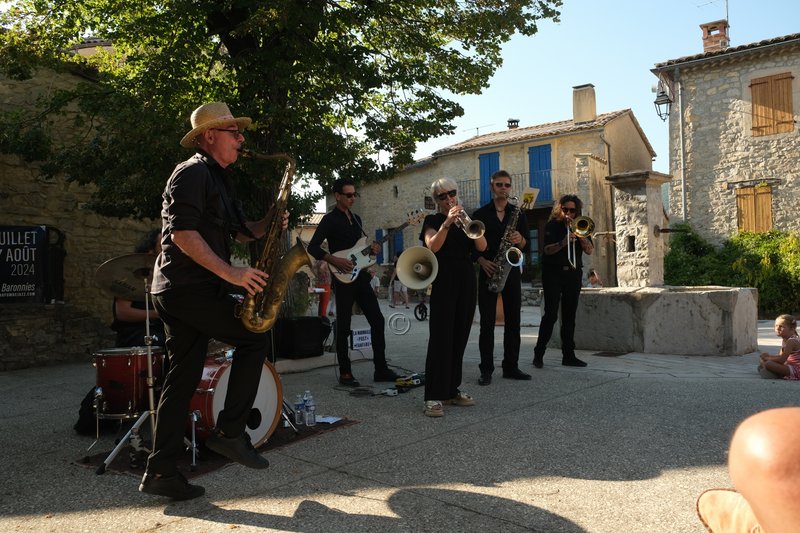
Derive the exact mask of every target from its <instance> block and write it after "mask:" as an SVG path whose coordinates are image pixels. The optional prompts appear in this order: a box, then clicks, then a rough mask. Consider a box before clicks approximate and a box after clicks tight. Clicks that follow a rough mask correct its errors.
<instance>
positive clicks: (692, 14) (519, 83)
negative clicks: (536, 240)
mask: <svg viewBox="0 0 800 533" xmlns="http://www.w3.org/2000/svg"><path fill="white" fill-rule="evenodd" d="M563 2H564V5H563V6H562V8H561V17H560V19H561V22H558V23H554V22H552V21H550V20H546V21H542V22H541V23H540V24H539V31H538V33H536V34H535V35H533V36H532V37H524V36H519V35H516V36H514V37H513V38H512V39H511V40H510V41H509V42H508V43H507V44H506V45H505V46H504V48H503V65H502V67H501V68H500V69H498V70H497V72H496V73H495V75H494V77H493V78H492V79H491V80H490V86H489V87H488V88H487V89H486V90H484V92H483V94H481V95H472V96H456V97H455V100H456V101H457V102H459V103H460V104H461V106H462V107H463V108H464V115H463V116H462V117H461V118H459V119H457V120H456V121H455V122H454V124H455V133H454V134H453V135H449V136H444V137H439V138H436V139H432V140H430V141H427V142H424V143H420V144H418V146H417V151H416V154H415V157H416V158H417V159H420V158H422V157H426V156H429V155H431V154H432V153H433V152H435V151H436V150H439V149H441V148H444V147H446V146H449V145H452V144H455V143H458V142H461V141H464V140H466V139H469V138H470V137H473V136H475V135H476V132H479V133H480V134H485V133H491V132H493V131H501V130H505V129H506V122H507V120H508V119H509V118H517V119H519V121H520V123H519V126H520V127H526V126H534V125H537V124H544V123H547V122H557V121H561V120H568V119H570V118H572V87H573V86H576V85H583V84H586V83H591V84H593V85H594V86H595V94H596V98H597V112H598V113H607V112H609V111H616V110H620V109H632V110H633V114H634V115H635V116H636V119H637V120H638V121H639V123H640V125H641V126H642V129H643V130H644V133H645V135H646V136H647V138H648V140H649V141H650V143H651V144H652V145H653V148H654V149H655V151H656V154H657V157H656V159H655V161H654V162H653V169H654V170H656V171H659V172H664V173H668V172H669V160H668V137H667V133H668V132H667V123H666V122H662V121H661V119H660V118H658V116H657V115H656V111H655V106H654V105H653V100H655V96H656V95H655V93H653V92H652V87H653V86H654V85H655V84H656V83H657V82H658V80H657V79H656V77H655V76H654V75H653V73H652V72H650V69H652V68H653V66H654V65H655V64H656V63H661V62H664V61H667V60H670V59H676V58H679V57H684V56H688V55H694V54H699V53H702V52H703V43H702V31H701V30H700V24H703V23H707V22H714V21H717V20H721V19H724V18H726V2H725V0H671V1H668V0H563ZM727 11H728V21H729V24H730V28H729V37H730V41H731V44H730V45H731V46H739V45H742V44H748V43H753V42H757V41H761V40H763V39H770V38H773V37H780V36H783V35H788V34H791V33H800V1H798V0H729V1H728V2H727Z"/></svg>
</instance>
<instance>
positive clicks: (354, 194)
mask: <svg viewBox="0 0 800 533" xmlns="http://www.w3.org/2000/svg"><path fill="white" fill-rule="evenodd" d="M339 194H341V195H342V196H344V197H345V198H358V197H359V196H361V195H360V194H358V193H357V192H340V193H339Z"/></svg>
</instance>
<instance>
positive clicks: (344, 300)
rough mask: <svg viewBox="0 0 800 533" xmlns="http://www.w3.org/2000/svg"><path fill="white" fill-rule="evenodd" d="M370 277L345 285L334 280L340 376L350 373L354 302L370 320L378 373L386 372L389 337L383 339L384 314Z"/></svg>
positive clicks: (359, 277) (373, 352)
mask: <svg viewBox="0 0 800 533" xmlns="http://www.w3.org/2000/svg"><path fill="white" fill-rule="evenodd" d="M369 281H370V275H369V274H368V273H367V272H361V273H360V274H359V275H358V277H357V278H356V279H355V281H353V283H342V282H340V281H339V280H337V279H336V278H334V279H333V284H334V294H335V296H336V357H337V359H338V360H339V372H341V373H350V372H351V368H350V352H349V348H350V346H349V344H348V341H347V339H348V337H349V336H350V323H351V320H352V318H353V302H356V303H358V306H359V307H361V310H362V311H363V312H364V316H365V317H366V319H367V322H368V323H369V327H370V334H371V335H372V361H373V363H374V364H375V369H376V370H383V369H385V368H386V337H384V331H383V330H384V324H385V321H384V319H383V314H382V313H381V308H380V306H379V305H378V298H377V297H376V296H375V292H374V291H373V290H372V287H370V285H369Z"/></svg>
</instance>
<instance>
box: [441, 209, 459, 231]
mask: <svg viewBox="0 0 800 533" xmlns="http://www.w3.org/2000/svg"><path fill="white" fill-rule="evenodd" d="M463 212H464V208H463V207H462V206H460V205H458V204H456V205H454V206H453V207H451V208H450V211H448V212H447V218H446V219H445V221H444V222H442V226H444V227H445V228H452V227H453V224H455V223H456V222H458V220H459V219H460V218H461V213H463Z"/></svg>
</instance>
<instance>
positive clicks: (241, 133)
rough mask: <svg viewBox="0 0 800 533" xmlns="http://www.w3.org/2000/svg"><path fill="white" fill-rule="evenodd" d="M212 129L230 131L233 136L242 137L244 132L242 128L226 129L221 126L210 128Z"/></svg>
mask: <svg viewBox="0 0 800 533" xmlns="http://www.w3.org/2000/svg"><path fill="white" fill-rule="evenodd" d="M211 129H212V130H214V131H227V132H228V133H232V134H233V136H234V137H238V136H239V135H241V136H243V137H244V132H243V131H242V130H226V129H223V128H211Z"/></svg>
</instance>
